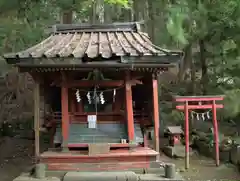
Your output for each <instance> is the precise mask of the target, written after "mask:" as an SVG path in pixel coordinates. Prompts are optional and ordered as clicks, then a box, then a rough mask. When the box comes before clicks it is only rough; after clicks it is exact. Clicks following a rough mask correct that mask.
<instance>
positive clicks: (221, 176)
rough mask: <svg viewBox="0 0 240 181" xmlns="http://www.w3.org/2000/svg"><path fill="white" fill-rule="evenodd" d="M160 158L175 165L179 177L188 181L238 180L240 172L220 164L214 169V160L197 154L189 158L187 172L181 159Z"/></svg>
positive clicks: (229, 165)
mask: <svg viewBox="0 0 240 181" xmlns="http://www.w3.org/2000/svg"><path fill="white" fill-rule="evenodd" d="M161 158H162V159H163V160H165V161H168V162H173V163H175V164H176V166H177V169H178V171H179V172H180V173H181V175H182V176H183V177H184V178H185V179H186V180H189V181H230V180H240V172H239V171H238V170H237V168H236V167H235V166H234V165H232V164H228V163H226V164H224V163H222V164H221V165H220V166H219V167H216V166H215V164H214V160H212V159H210V158H206V157H204V156H200V155H198V154H197V153H194V154H193V156H192V157H191V158H190V168H189V170H188V171H185V169H184V160H183V159H178V160H176V159H174V160H173V159H170V158H168V157H166V156H165V155H162V156H161Z"/></svg>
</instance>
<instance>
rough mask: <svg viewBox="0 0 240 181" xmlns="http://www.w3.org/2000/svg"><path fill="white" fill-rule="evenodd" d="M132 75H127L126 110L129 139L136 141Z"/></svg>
mask: <svg viewBox="0 0 240 181" xmlns="http://www.w3.org/2000/svg"><path fill="white" fill-rule="evenodd" d="M129 80H130V76H129V75H127V77H126V86H125V88H126V112H127V125H128V140H129V143H131V142H132V141H134V119H133V106H132V87H131V84H130V83H129Z"/></svg>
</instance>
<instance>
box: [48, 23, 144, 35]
mask: <svg viewBox="0 0 240 181" xmlns="http://www.w3.org/2000/svg"><path fill="white" fill-rule="evenodd" d="M141 24H142V23H141V22H127V23H126V22H119V23H112V24H86V23H82V24H56V25H53V26H52V33H53V34H55V33H72V32H117V31H134V32H139V31H141V30H140V25H141Z"/></svg>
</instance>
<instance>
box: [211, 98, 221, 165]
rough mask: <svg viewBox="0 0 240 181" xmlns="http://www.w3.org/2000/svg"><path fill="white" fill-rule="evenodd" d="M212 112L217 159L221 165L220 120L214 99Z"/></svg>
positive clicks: (217, 162) (217, 163)
mask: <svg viewBox="0 0 240 181" xmlns="http://www.w3.org/2000/svg"><path fill="white" fill-rule="evenodd" d="M212 112H213V117H212V118H213V127H214V140H215V159H216V165H217V166H219V164H220V163H219V145H218V142H219V138H218V122H217V108H216V102H215V100H214V101H213V105H212Z"/></svg>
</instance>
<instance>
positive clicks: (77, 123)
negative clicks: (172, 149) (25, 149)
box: [4, 23, 182, 171]
mask: <svg viewBox="0 0 240 181" xmlns="http://www.w3.org/2000/svg"><path fill="white" fill-rule="evenodd" d="M181 56H182V53H181V52H178V51H169V50H166V49H162V48H160V47H158V46H155V45H153V44H152V42H151V41H150V40H149V37H148V35H147V34H146V33H143V32H141V31H140V29H139V24H137V23H117V24H110V25H55V26H53V32H52V34H51V35H50V36H49V37H48V38H46V39H45V40H43V41H42V42H40V43H39V44H37V45H35V46H33V47H30V48H28V49H26V50H24V51H21V52H17V53H11V54H7V55H5V56H4V57H5V59H6V61H7V62H8V63H9V64H14V65H16V66H17V67H18V69H19V71H20V72H28V73H29V74H30V75H31V76H32V77H33V79H34V81H35V89H34V102H35V108H34V110H35V113H34V122H35V155H36V159H37V163H42V164H45V165H46V166H47V167H46V171H86V170H91V171H97V170H101V171H103V170H129V169H137V168H139V169H140V168H149V167H150V163H151V162H156V161H157V158H158V156H159V126H160V125H159V105H158V85H157V76H159V75H160V73H161V72H163V71H167V70H168V68H169V67H172V66H175V64H176V63H177V62H179V60H180V59H181ZM40 102H44V111H43V112H44V114H42V111H41V110H43V107H41V106H40ZM151 126H153V127H154V149H152V148H151V146H150V142H149V140H147V136H146V130H147V129H148V128H149V127H151ZM41 127H47V128H48V130H49V132H50V133H51V148H49V150H48V151H45V152H43V153H40V148H39V134H40V133H39V132H40V130H41V129H42V128H41ZM158 159H159V158H158Z"/></svg>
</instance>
